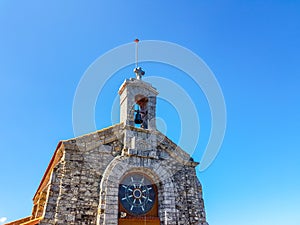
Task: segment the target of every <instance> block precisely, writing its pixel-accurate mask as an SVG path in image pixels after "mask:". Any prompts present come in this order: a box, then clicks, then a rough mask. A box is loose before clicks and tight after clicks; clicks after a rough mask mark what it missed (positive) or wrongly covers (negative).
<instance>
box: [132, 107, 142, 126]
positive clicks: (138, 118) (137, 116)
mask: <svg viewBox="0 0 300 225" xmlns="http://www.w3.org/2000/svg"><path fill="white" fill-rule="evenodd" d="M134 123H135V124H141V123H143V120H142V116H141V114H140V110H136V114H135V118H134Z"/></svg>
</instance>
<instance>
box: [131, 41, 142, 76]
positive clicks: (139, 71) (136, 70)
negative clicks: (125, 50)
mask: <svg viewBox="0 0 300 225" xmlns="http://www.w3.org/2000/svg"><path fill="white" fill-rule="evenodd" d="M139 41H140V40H139V39H137V38H136V39H135V40H134V42H135V44H136V45H135V68H134V70H133V72H134V73H135V76H136V79H138V80H141V79H142V76H143V75H145V71H144V70H143V69H142V67H139V66H138V43H139Z"/></svg>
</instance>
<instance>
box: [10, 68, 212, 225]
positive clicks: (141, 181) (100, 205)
mask: <svg viewBox="0 0 300 225" xmlns="http://www.w3.org/2000/svg"><path fill="white" fill-rule="evenodd" d="M134 72H135V73H136V77H135V78H130V79H128V80H125V81H124V83H123V84H122V85H121V87H120V89H119V95H120V123H119V124H116V125H113V126H111V127H107V128H104V129H102V130H98V131H95V132H93V133H89V134H86V135H83V136H80V137H76V138H72V139H69V140H65V141H60V142H59V143H58V145H57V148H56V150H55V152H54V154H53V157H52V159H51V161H50V163H49V165H48V167H47V169H46V171H45V174H44V176H43V177H42V180H41V182H40V185H39V187H38V188H37V191H36V193H35V195H34V197H33V209H32V214H31V215H30V216H28V217H25V218H23V219H20V220H17V221H14V222H10V223H7V224H6V225H36V224H39V225H67V224H73V225H85V224H86V225H88V224H90V225H208V223H207V222H206V216H205V210H204V202H203V197H202V187H201V184H200V182H199V180H198V178H197V176H196V170H195V167H196V166H197V165H198V163H197V162H194V161H193V160H192V158H191V156H190V155H189V154H187V153H186V152H185V151H184V150H182V149H181V148H180V147H179V146H177V145H176V144H175V143H174V142H172V141H171V140H170V139H169V138H168V137H166V136H165V135H164V134H162V133H161V132H160V131H158V130H157V129H156V122H155V117H156V97H157V95H158V91H157V90H156V89H155V88H154V87H153V86H152V85H151V84H150V83H147V82H145V81H143V80H142V75H144V71H143V70H142V69H141V68H140V67H137V68H135V70H134ZM137 124H138V125H137Z"/></svg>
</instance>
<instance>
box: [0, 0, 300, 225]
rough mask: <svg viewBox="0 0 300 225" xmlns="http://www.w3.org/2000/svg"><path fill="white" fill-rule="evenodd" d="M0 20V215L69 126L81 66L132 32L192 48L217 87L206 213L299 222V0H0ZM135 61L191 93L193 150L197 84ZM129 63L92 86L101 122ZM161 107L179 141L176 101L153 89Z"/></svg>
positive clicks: (30, 187) (38, 174) (35, 177)
mask: <svg viewBox="0 0 300 225" xmlns="http://www.w3.org/2000/svg"><path fill="white" fill-rule="evenodd" d="M0 31H1V35H0V74H1V75H0V96H1V110H0V118H1V129H0V137H1V139H0V140H1V143H2V146H1V151H0V159H1V161H0V180H1V185H0V218H2V217H6V218H7V219H8V220H15V219H18V218H21V217H25V216H27V215H29V214H30V213H31V207H32V197H33V195H34V193H35V191H36V189H37V187H38V185H39V182H40V180H41V178H42V176H43V174H44V171H45V169H46V167H47V165H48V163H49V161H50V158H51V156H52V154H53V152H54V150H55V148H56V145H57V143H58V141H59V140H64V139H69V138H72V137H73V136H74V135H73V128H72V103H73V98H74V94H75V91H76V87H77V85H78V83H79V81H80V78H81V77H82V76H83V74H84V72H85V70H86V69H87V68H88V66H89V65H90V64H91V63H92V62H93V61H94V60H96V59H97V58H98V57H99V56H101V55H103V54H104V53H105V52H107V51H108V50H110V49H112V48H115V47H117V46H119V45H121V44H126V43H128V42H131V41H133V40H134V39H135V38H136V37H138V38H139V39H140V40H164V41H170V42H174V43H177V44H179V45H182V46H184V47H186V48H188V49H190V50H192V51H193V52H194V53H196V54H197V55H199V56H200V57H201V58H202V59H203V60H204V61H205V62H206V64H207V65H208V66H209V67H210V68H211V70H212V71H213V72H214V74H215V76H216V78H217V79H218V82H219V84H220V86H221V88H222V90H223V94H224V98H225V102H226V106H227V131H226V136H225V139H224V142H223V145H222V148H221V150H220V152H219V155H218V156H217V158H216V160H215V161H214V162H213V164H212V165H211V166H210V167H209V168H208V169H207V170H205V171H204V172H199V173H198V176H199V178H200V180H201V182H202V185H203V190H204V200H205V205H206V212H207V219H208V222H209V223H210V224H211V225H229V224H230V225H241V224H242V225H253V224H256V225H271V224H272V225H277V224H278V225H279V224H289V225H299V224H300V215H299V209H300V203H299V202H300V194H299V190H300V179H299V174H300V152H299V149H300V148H299V147H300V143H299V140H300V139H299V129H300V122H299V121H300V106H299V105H300V104H299V103H300V94H299V86H300V80H299V79H300V78H299V77H300V76H299V75H300V68H299V64H300V57H299V53H300V41H299V40H300V2H299V1H279V0H278V1H226V0H225V1H176V2H174V1H156V0H154V1H126V3H125V1H114V0H113V1H77V2H76V3H75V2H74V1H63V2H62V1H48V2H43V3H42V2H41V1H23V2H21V1H13V0H12V1H8V0H2V1H0ZM111 63H114V62H111ZM142 66H143V68H144V69H145V70H146V75H148V76H149V75H151V74H152V75H160V76H162V77H166V78H169V79H171V78H173V79H174V81H176V82H178V83H180V84H181V85H182V87H183V88H184V89H186V90H188V92H189V94H190V96H191V97H192V98H193V100H194V101H195V102H194V103H195V104H196V105H197V108H198V110H199V118H200V120H201V124H203V128H202V127H201V129H202V130H201V134H200V136H201V137H200V141H199V145H198V146H197V149H198V150H197V152H199V154H198V155H197V154H196V155H195V158H196V159H200V158H199V157H200V155H201V152H202V151H203V148H205V143H206V142H207V140H208V137H209V129H210V128H209V127H210V121H209V119H210V117H209V108H208V106H207V102H205V98H204V96H203V95H201V94H200V95H198V94H199V91H197V90H196V89H194V86H193V83H192V82H191V81H190V80H189V79H187V78H186V77H185V78H178V77H180V76H181V75H180V74H181V72H180V71H176V69H174V68H170V67H168V66H166V65H159V64H155V63H154V64H151V63H144V64H143V65H142ZM131 71H132V68H131V67H128V68H124V69H122V70H120V71H119V72H118V73H117V74H115V76H113V78H112V79H111V80H110V81H109V82H108V83H107V85H106V86H105V88H104V89H103V92H101V94H100V95H99V98H98V102H97V105H96V124H97V128H98V129H101V128H103V127H106V126H108V125H110V124H111V120H110V115H111V107H112V101H113V100H114V99H115V97H116V96H117V90H118V87H119V86H120V85H121V83H122V82H123V80H124V79H125V78H128V77H130V76H132V72H131ZM173 74H175V75H174V76H173ZM183 77H184V76H183ZM189 88H190V89H189ZM112 93H114V94H112ZM158 115H159V116H160V117H162V118H163V119H164V120H165V123H166V126H167V127H168V129H167V134H168V135H169V136H170V137H172V138H173V140H174V141H175V142H176V139H177V137H178V130H176V122H174V120H175V118H176V112H174V108H172V107H171V106H170V105H169V104H168V103H166V102H163V101H158ZM170 115H171V116H170ZM201 126H202V125H201ZM0 221H1V219H0ZM0 224H1V222H0Z"/></svg>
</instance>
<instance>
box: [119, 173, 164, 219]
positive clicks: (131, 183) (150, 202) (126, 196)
mask: <svg viewBox="0 0 300 225" xmlns="http://www.w3.org/2000/svg"><path fill="white" fill-rule="evenodd" d="M118 199H119V216H118V221H119V225H159V224H160V220H159V217H158V191H157V186H156V185H155V183H154V182H153V181H152V179H151V178H150V177H148V176H147V175H146V174H143V173H129V174H126V175H125V176H124V177H123V178H122V179H121V182H120V184H119V195H118Z"/></svg>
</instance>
